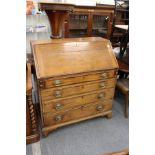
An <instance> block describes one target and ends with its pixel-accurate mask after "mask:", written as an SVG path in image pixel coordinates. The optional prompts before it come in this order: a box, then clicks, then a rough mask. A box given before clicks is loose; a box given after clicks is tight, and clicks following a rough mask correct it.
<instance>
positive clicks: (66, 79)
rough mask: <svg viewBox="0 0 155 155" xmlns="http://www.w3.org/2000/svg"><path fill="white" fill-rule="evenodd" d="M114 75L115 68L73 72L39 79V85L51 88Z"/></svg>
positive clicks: (42, 87)
mask: <svg viewBox="0 0 155 155" xmlns="http://www.w3.org/2000/svg"><path fill="white" fill-rule="evenodd" d="M115 76H116V70H106V71H101V72H92V73H89V74H88V73H87V74H86V73H83V74H74V75H72V76H63V77H57V78H56V77H55V78H49V79H44V80H39V87H40V88H41V89H44V88H52V87H59V86H64V85H70V84H76V83H81V82H88V81H93V80H103V79H107V78H113V77H115Z"/></svg>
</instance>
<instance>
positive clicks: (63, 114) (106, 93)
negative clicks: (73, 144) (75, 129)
mask: <svg viewBox="0 0 155 155" xmlns="http://www.w3.org/2000/svg"><path fill="white" fill-rule="evenodd" d="M31 47H32V51H33V57H34V64H35V70H36V78H37V85H38V94H39V100H40V113H41V126H42V133H43V135H44V136H47V135H48V133H49V132H50V131H52V130H54V129H56V128H58V127H61V126H64V125H68V124H71V123H75V122H79V121H82V120H86V119H90V118H94V117H97V116H104V115H106V116H108V117H111V116H112V99H113V96H114V91H115V84H116V75H117V69H118V64H117V60H116V58H115V56H114V54H113V52H112V47H111V43H110V41H109V40H107V39H103V38H100V37H86V38H65V39H50V40H43V41H32V42H31Z"/></svg>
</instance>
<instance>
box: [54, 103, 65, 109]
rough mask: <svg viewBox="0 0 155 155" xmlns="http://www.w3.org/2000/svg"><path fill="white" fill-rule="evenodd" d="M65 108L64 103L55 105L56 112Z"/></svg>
mask: <svg viewBox="0 0 155 155" xmlns="http://www.w3.org/2000/svg"><path fill="white" fill-rule="evenodd" d="M63 107H64V105H63V104H62V103H57V104H56V105H55V109H56V110H60V109H62V108H63Z"/></svg>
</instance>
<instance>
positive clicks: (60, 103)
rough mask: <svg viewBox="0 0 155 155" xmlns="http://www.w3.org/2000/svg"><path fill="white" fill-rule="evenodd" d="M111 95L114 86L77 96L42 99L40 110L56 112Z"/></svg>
mask: <svg viewBox="0 0 155 155" xmlns="http://www.w3.org/2000/svg"><path fill="white" fill-rule="evenodd" d="M113 96H114V88H109V89H103V90H100V91H94V92H91V93H86V94H82V95H78V96H72V97H67V98H61V99H54V100H50V101H42V111H43V113H48V112H53V113H56V112H58V111H64V110H66V109H70V108H73V107H75V106H79V105H82V104H87V103H91V102H98V101H104V100H105V99H112V98H113Z"/></svg>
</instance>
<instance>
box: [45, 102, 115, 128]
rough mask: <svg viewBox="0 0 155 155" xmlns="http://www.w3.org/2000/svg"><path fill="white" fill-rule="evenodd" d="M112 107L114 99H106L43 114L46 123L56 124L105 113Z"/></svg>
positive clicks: (46, 124)
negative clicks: (54, 112) (60, 111)
mask: <svg viewBox="0 0 155 155" xmlns="http://www.w3.org/2000/svg"><path fill="white" fill-rule="evenodd" d="M111 109H112V100H105V101H102V103H101V102H98V103H89V104H84V105H82V106H79V107H76V108H74V109H72V110H69V111H64V112H62V113H57V114H54V115H53V114H51V113H47V114H43V119H44V125H45V126H48V125H56V124H61V123H64V122H69V121H72V120H76V119H79V118H83V117H88V116H91V115H95V114H97V113H103V112H105V111H109V110H111Z"/></svg>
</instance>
